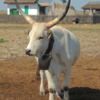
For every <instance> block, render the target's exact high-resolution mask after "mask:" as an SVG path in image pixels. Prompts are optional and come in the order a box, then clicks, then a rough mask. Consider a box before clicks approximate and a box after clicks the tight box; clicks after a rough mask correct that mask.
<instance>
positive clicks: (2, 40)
mask: <svg viewBox="0 0 100 100" xmlns="http://www.w3.org/2000/svg"><path fill="white" fill-rule="evenodd" d="M3 42H8V41H7V40H4V39H3V38H1V39H0V43H3Z"/></svg>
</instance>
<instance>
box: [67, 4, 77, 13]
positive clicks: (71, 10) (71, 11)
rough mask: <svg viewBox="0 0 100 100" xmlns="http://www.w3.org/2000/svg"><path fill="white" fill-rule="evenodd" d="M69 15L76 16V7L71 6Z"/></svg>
mask: <svg viewBox="0 0 100 100" xmlns="http://www.w3.org/2000/svg"><path fill="white" fill-rule="evenodd" d="M67 15H76V11H75V9H74V6H72V5H70V7H69V10H68V13H67Z"/></svg>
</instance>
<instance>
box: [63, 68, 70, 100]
mask: <svg viewBox="0 0 100 100" xmlns="http://www.w3.org/2000/svg"><path fill="white" fill-rule="evenodd" d="M70 75H71V67H68V69H67V70H66V71H64V80H63V84H62V87H63V89H64V99H63V100H69V94H68V88H69V79H70Z"/></svg>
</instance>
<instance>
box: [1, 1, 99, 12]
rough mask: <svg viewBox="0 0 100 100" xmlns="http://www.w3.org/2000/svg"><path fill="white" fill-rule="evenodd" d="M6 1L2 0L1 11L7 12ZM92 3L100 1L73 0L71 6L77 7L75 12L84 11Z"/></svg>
mask: <svg viewBox="0 0 100 100" xmlns="http://www.w3.org/2000/svg"><path fill="white" fill-rule="evenodd" d="M4 1H5V0H0V10H5V11H6V9H7V5H6V4H4V3H3V2H4ZM90 1H92V2H94V1H95V2H96V1H100V0H71V5H73V6H74V7H75V10H77V11H82V9H81V7H82V6H84V5H85V4H87V3H88V2H90Z"/></svg>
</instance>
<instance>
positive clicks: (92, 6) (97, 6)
mask: <svg viewBox="0 0 100 100" xmlns="http://www.w3.org/2000/svg"><path fill="white" fill-rule="evenodd" d="M82 9H83V10H84V13H85V10H89V11H90V12H89V15H93V10H95V11H96V13H95V14H100V2H89V3H88V4H86V5H84V6H83V7H82Z"/></svg>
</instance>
